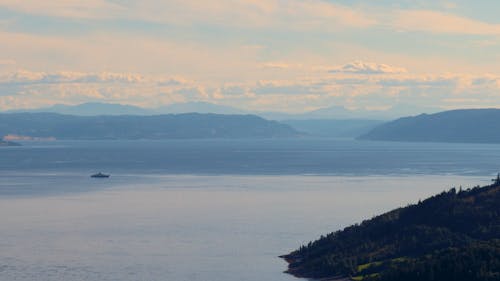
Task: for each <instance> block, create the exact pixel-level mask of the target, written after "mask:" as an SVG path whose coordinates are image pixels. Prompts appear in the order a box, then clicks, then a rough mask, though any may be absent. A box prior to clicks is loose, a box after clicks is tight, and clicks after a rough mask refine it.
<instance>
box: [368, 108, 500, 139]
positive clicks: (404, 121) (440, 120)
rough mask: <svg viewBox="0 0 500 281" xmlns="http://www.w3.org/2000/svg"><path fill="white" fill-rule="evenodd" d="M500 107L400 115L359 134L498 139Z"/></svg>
mask: <svg viewBox="0 0 500 281" xmlns="http://www.w3.org/2000/svg"><path fill="white" fill-rule="evenodd" d="M498 120H500V109H463V110H451V111H444V112H440V113H436V114H430V115H429V114H422V115H418V116H414V117H405V118H400V119H397V120H395V121H392V122H388V123H385V124H383V125H381V126H379V127H376V128H375V129H373V130H372V131H370V132H368V133H367V134H365V135H363V136H361V137H360V139H365V140H385V141H414V142H465V143H500V122H498Z"/></svg>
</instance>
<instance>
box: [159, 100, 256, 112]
mask: <svg viewBox="0 0 500 281" xmlns="http://www.w3.org/2000/svg"><path fill="white" fill-rule="evenodd" d="M153 111H154V112H156V113H159V114H179V113H192V112H196V113H216V114H248V112H247V111H244V110H241V109H238V108H235V107H230V106H224V105H218V104H213V103H208V102H186V103H174V104H170V105H166V106H161V107H158V108H155V109H154V110H153Z"/></svg>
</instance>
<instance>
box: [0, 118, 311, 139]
mask: <svg viewBox="0 0 500 281" xmlns="http://www.w3.org/2000/svg"><path fill="white" fill-rule="evenodd" d="M7 135H9V136H17V137H22V138H23V139H24V138H32V139H74V140H95V139H197V138H283V137H298V136H301V135H302V134H301V133H299V132H298V131H296V130H295V129H293V128H291V127H290V126H288V125H285V124H281V123H278V122H276V121H269V120H266V119H263V118H261V117H258V116H255V115H222V114H199V113H186V114H166V115H152V116H131V115H121V116H72V115H62V114H56V113H9V114H0V136H7Z"/></svg>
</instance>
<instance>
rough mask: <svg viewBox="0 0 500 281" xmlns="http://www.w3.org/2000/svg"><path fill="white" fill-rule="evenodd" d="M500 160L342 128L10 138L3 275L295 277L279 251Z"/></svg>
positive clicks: (0, 167) (490, 150)
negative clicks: (288, 134)
mask: <svg viewBox="0 0 500 281" xmlns="http://www.w3.org/2000/svg"><path fill="white" fill-rule="evenodd" d="M498 163H500V146H499V145H491V144H489V145H478V144H434V143H420V144H419V143H385V142H362V141H354V140H347V139H345V140H341V139H340V140H339V139H295V140H286V139H281V140H280V139H274V140H188V141H186V140H172V141H78V142H73V141H71V142H63V141H57V142H51V143H24V146H22V147H7V148H2V149H1V150H0V171H1V172H0V176H1V178H2V179H1V180H0V214H1V215H0V216H1V222H2V223H1V224H0V235H1V237H2V240H1V241H0V280H180V281H183V280H222V281H225V280H227V281H229V280H295V278H293V277H291V276H288V275H286V274H283V273H282V271H283V270H284V269H285V267H286V265H285V264H284V262H283V261H281V260H280V259H278V258H277V256H278V255H280V254H284V253H287V252H288V251H290V250H293V249H295V248H297V247H298V246H300V244H301V243H307V242H308V241H309V240H313V239H316V238H317V237H318V236H319V235H321V234H325V233H328V232H331V231H334V230H337V229H339V228H341V227H344V226H347V225H349V224H351V223H354V222H359V221H361V220H362V219H364V218H369V217H371V216H373V215H375V214H378V213H380V212H383V211H386V210H389V209H392V208H394V207H398V206H404V205H406V204H408V203H411V202H416V201H417V200H418V199H421V198H425V197H426V196H429V195H431V194H434V193H437V192H440V191H442V190H444V189H447V188H450V187H452V186H459V185H463V186H464V187H468V186H471V185H476V184H486V183H487V182H488V178H490V177H492V176H493V175H494V174H495V173H496V172H497V170H499V169H500V168H499V167H498ZM98 171H102V172H106V173H111V175H112V176H111V178H110V179H107V180H96V179H91V178H90V177H89V175H90V174H91V173H94V172H98Z"/></svg>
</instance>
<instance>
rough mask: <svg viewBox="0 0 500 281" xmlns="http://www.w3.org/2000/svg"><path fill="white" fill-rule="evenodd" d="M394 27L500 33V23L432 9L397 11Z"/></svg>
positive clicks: (450, 31)
mask: <svg viewBox="0 0 500 281" xmlns="http://www.w3.org/2000/svg"><path fill="white" fill-rule="evenodd" d="M392 27H393V28H394V29H396V30H400V31H424V32H430V33H452V34H474V35H495V36H496V35H500V24H492V23H486V22H482V21H479V20H475V19H471V18H466V17H462V16H457V15H454V14H450V13H443V12H438V11H431V10H400V11H397V12H396V13H395V14H394V15H393V18H392Z"/></svg>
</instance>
